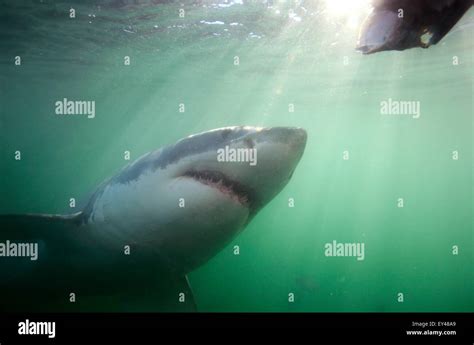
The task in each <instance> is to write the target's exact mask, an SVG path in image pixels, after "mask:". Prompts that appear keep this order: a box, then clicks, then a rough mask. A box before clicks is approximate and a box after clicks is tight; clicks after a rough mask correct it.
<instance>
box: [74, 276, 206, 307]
mask: <svg viewBox="0 0 474 345" xmlns="http://www.w3.org/2000/svg"><path fill="white" fill-rule="evenodd" d="M131 276H132V277H131V278H130V280H129V281H128V286H127V287H126V288H125V289H121V290H120V291H117V293H116V294H113V293H112V294H107V295H98V296H91V297H89V298H87V301H84V303H83V304H82V306H79V305H78V306H77V307H78V308H79V310H80V311H96V310H97V311H100V310H104V309H105V310H107V311H113V312H195V311H197V308H196V302H195V300H194V296H193V293H192V291H191V287H190V285H189V282H188V279H187V277H186V276H163V277H161V278H159V279H157V280H155V281H152V280H153V279H152V278H151V277H150V279H148V280H142V279H134V278H133V274H131Z"/></svg>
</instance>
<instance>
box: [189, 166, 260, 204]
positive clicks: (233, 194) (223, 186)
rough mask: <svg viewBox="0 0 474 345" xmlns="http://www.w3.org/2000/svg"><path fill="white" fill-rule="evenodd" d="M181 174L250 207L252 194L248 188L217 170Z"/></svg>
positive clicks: (191, 171)
mask: <svg viewBox="0 0 474 345" xmlns="http://www.w3.org/2000/svg"><path fill="white" fill-rule="evenodd" d="M183 176H185V177H190V178H193V179H194V180H196V181H198V182H200V183H202V184H205V185H207V186H210V187H212V188H215V189H217V190H219V191H220V192H221V193H223V194H225V195H227V196H228V197H230V198H231V199H232V200H234V201H236V202H238V203H240V204H242V205H243V206H246V207H250V204H251V201H252V197H251V196H252V194H253V193H252V192H251V191H250V189H248V188H247V187H245V186H244V185H242V184H241V183H239V182H237V181H234V180H231V179H230V178H229V177H227V176H226V175H224V174H223V173H221V172H219V171H210V170H204V171H197V170H190V171H187V172H186V173H185V174H184V175H183Z"/></svg>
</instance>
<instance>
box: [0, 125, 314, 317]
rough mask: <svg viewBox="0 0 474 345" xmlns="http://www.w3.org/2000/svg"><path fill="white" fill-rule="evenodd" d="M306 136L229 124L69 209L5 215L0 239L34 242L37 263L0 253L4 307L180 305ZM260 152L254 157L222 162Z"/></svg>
mask: <svg viewBox="0 0 474 345" xmlns="http://www.w3.org/2000/svg"><path fill="white" fill-rule="evenodd" d="M306 137H307V136H306V132H305V130H303V129H301V128H290V127H273V128H257V127H227V128H220V129H215V130H211V131H207V132H204V133H200V134H196V135H191V136H189V137H186V138H184V139H181V140H179V141H178V142H176V143H175V144H174V145H170V146H167V147H164V148H161V149H158V150H156V151H153V152H149V153H147V154H145V155H143V156H142V157H140V158H138V159H137V160H136V161H134V162H132V163H131V164H129V165H127V166H125V167H124V168H123V169H122V170H121V171H120V172H119V173H118V174H116V175H115V176H113V177H112V178H110V179H108V180H107V181H105V182H104V183H103V184H102V185H101V186H99V188H98V189H97V190H96V192H95V193H94V194H93V196H92V197H91V199H90V200H89V202H88V203H87V205H86V206H85V208H84V209H83V210H82V211H81V212H78V213H75V214H70V215H52V214H26V215H2V216H0V242H5V241H8V242H9V243H37V244H38V259H37V260H35V261H32V260H30V258H26V257H0V274H1V279H0V310H27V311H31V310H39V311H69V310H71V311H90V310H92V311H95V310H103V311H180V310H195V309H196V305H195V301H194V297H193V295H192V291H191V288H190V286H189V284H188V280H187V277H186V275H187V274H188V273H189V272H191V271H193V270H195V269H196V268H198V267H199V266H201V265H203V264H204V263H206V262H207V261H208V260H209V259H210V258H212V257H213V256H215V255H216V254H217V253H218V252H219V251H220V250H221V249H223V248H224V247H225V246H226V245H227V244H228V243H229V242H230V241H231V240H232V239H233V238H234V237H235V236H236V235H237V234H239V232H240V231H242V230H243V229H244V228H245V227H246V225H247V224H248V223H249V222H250V221H251V219H252V218H253V217H254V216H255V215H256V214H257V212H258V211H259V210H260V209H261V208H262V207H264V206H265V205H266V204H267V203H268V202H269V201H270V200H272V199H273V198H274V197H275V196H276V195H277V194H278V193H279V192H280V191H281V190H282V189H283V187H284V186H285V185H286V184H287V183H288V181H289V180H290V178H291V177H292V174H293V172H294V170H295V168H296V166H297V164H298V162H299V160H300V158H301V156H302V154H303V151H304V148H305V145H306ZM226 146H227V147H228V149H236V150H237V149H255V150H256V152H257V153H258V161H257V164H255V165H250V164H249V163H246V162H230V161H225V162H222V161H219V160H218V159H217V151H218V150H219V149H222V148H224V147H226Z"/></svg>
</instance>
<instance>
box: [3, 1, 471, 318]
mask: <svg viewBox="0 0 474 345" xmlns="http://www.w3.org/2000/svg"><path fill="white" fill-rule="evenodd" d="M117 3H118V2H112V1H108V2H103V3H101V4H100V6H99V5H98V4H97V3H94V2H90V1H88V2H81V4H77V3H72V2H64V1H59V2H57V1H46V0H45V1H42V2H41V1H1V2H0V82H1V84H0V110H1V114H2V115H1V122H0V126H1V127H0V129H1V151H0V154H1V165H0V167H1V174H0V176H1V181H0V182H1V185H0V186H1V199H0V213H1V214H5V213H24V212H35V213H37V212H38V213H40V212H44V213H61V212H70V211H71V209H70V208H69V205H68V203H69V199H70V198H71V197H75V198H77V199H78V200H87V196H88V195H89V193H91V192H93V191H94V189H95V187H96V186H97V185H98V184H99V183H100V182H101V181H103V180H104V179H106V178H108V177H110V176H112V175H113V174H114V173H115V172H117V170H118V169H120V168H121V167H122V166H124V165H125V164H126V163H127V162H126V161H124V159H123V152H124V151H126V150H128V151H130V152H131V156H132V160H133V159H135V158H137V157H139V156H140V155H142V154H143V153H145V152H148V151H150V150H154V149H156V148H158V147H161V146H163V145H167V144H171V143H173V142H174V141H176V140H177V139H179V138H181V137H184V136H187V135H189V134H193V133H197V132H201V131H205V130H209V129H213V128H217V127H222V126H229V125H255V126H300V127H303V128H305V129H306V131H307V132H308V143H307V147H306V150H305V153H304V155H303V158H302V160H301V162H300V164H299V166H298V168H297V169H296V171H295V173H294V175H293V177H292V180H291V181H290V183H289V184H288V185H287V186H286V188H285V189H284V190H283V191H282V192H281V193H280V194H279V195H278V196H277V197H276V198H275V199H274V200H273V201H272V202H271V203H270V204H268V205H267V206H266V207H265V208H264V209H263V210H262V211H261V212H260V213H259V214H258V215H257V217H256V218H255V219H254V220H253V221H252V223H251V224H250V225H249V226H248V227H247V229H246V230H245V231H244V232H243V233H242V234H241V235H240V236H239V237H237V238H235V239H234V240H233V241H232V242H231V243H230V244H229V246H228V247H227V248H225V249H224V250H223V251H222V252H220V253H219V254H218V255H217V256H215V257H214V258H213V259H212V260H211V261H210V262H208V263H207V264H206V265H204V266H202V267H201V268H199V269H198V270H196V271H195V272H193V273H191V274H190V275H189V279H190V282H191V285H192V287H193V290H194V294H195V298H196V301H197V304H198V307H199V310H200V311H336V312H337V311H473V310H474V292H473V291H474V288H473V284H474V283H473V281H474V273H473V271H474V270H473V216H472V214H473V188H472V177H473V170H472V169H473V152H472V149H473V141H472V134H473V122H472V117H473V90H472V81H473V80H472V72H473V63H474V61H473V46H474V44H473V40H472V37H473V27H472V25H470V24H472V22H473V20H474V10H473V9H471V10H470V11H469V12H468V13H467V14H466V15H465V16H464V18H463V19H462V20H461V22H460V23H458V26H457V28H456V29H455V30H453V32H452V33H451V34H450V35H449V36H448V37H445V39H443V40H442V41H441V42H440V43H439V44H438V45H437V46H434V47H432V48H430V49H411V50H407V51H404V52H384V53H378V54H375V55H370V56H363V55H360V54H358V53H357V52H355V51H354V46H355V42H356V39H357V29H356V27H357V26H354V25H353V24H352V22H350V23H349V24H350V25H349V24H347V22H346V19H347V17H344V16H337V15H333V16H331V15H329V14H328V13H327V12H324V11H325V10H324V4H323V3H318V2H306V3H304V2H301V1H297V2H283V1H280V2H279V1H274V4H273V6H272V7H269V6H268V5H267V4H264V3H263V2H259V1H252V2H249V1H246V2H245V3H244V4H234V3H227V4H226V3H223V2H221V3H220V4H221V5H224V6H221V7H219V6H218V3H214V2H212V1H199V2H197V1H196V2H186V1H185V2H183V4H182V5H181V4H180V3H178V2H176V3H175V2H168V3H165V4H151V3H146V2H142V1H139V2H137V3H135V2H130V4H128V5H127V4H125V5H119V4H117ZM123 3H126V1H124V2H123ZM228 5H230V6H228ZM71 7H73V8H74V9H75V10H76V18H70V17H69V10H70V8H71ZM302 7H304V9H303V8H302ZM180 9H184V11H185V16H184V18H180V17H179V10H180ZM278 11H279V13H278ZM289 13H290V15H288V14H289ZM293 14H294V15H293ZM362 18H363V17H362V16H359V17H358V18H357V20H359V21H360V20H361V19H362ZM201 21H204V22H201ZM216 21H217V22H223V23H224V24H219V23H215V22H216ZM206 22H207V23H206ZM209 23H214V24H209ZM231 23H237V24H236V25H235V24H234V25H230V24H231ZM15 56H20V57H21V65H20V66H16V65H15ZM125 56H129V57H130V65H125V64H124V57H125ZM235 57H238V60H239V64H238V65H236V64H235V61H236V58H235ZM456 58H457V59H458V62H459V63H458V64H453V59H456ZM63 98H68V99H70V100H94V101H95V102H96V117H95V118H94V119H87V118H86V117H85V116H58V115H56V114H55V106H54V103H55V102H56V101H58V100H62V99H63ZM389 98H391V99H393V100H410V101H417V102H420V103H419V104H420V117H419V118H417V119H415V118H413V117H412V116H409V115H408V116H407V115H383V114H381V111H380V109H381V106H380V103H381V102H382V101H384V100H388V99H389ZM180 104H184V107H185V111H184V112H180V111H179V110H180V109H179V106H180ZM292 107H294V111H293V112H291V111H290V110H291V109H290V108H292ZM17 150H19V151H21V155H22V156H21V161H17V160H15V159H14V153H15V151H17ZM344 151H348V153H349V159H347V160H345V159H343V155H344ZM453 151H458V153H459V159H457V160H454V159H453V157H452V155H453ZM289 198H293V199H294V207H292V208H291V207H288V200H289ZM399 198H403V202H404V205H403V206H404V207H403V208H401V207H398V204H397V203H398V199H399ZM78 208H79V206H78ZM74 211H77V209H76V210H74ZM333 240H336V241H337V242H361V243H364V244H365V259H364V260H361V261H358V260H356V258H354V257H326V256H325V255H324V245H325V244H326V243H331V242H332V241H333ZM236 245H238V246H239V248H240V255H234V246H236ZM453 246H458V248H459V249H458V250H459V252H458V254H457V255H453ZM289 293H293V294H294V298H295V299H294V302H289V301H288V294H289ZM398 293H403V294H404V301H403V302H399V301H398V300H397V298H398V295H397V294H398Z"/></svg>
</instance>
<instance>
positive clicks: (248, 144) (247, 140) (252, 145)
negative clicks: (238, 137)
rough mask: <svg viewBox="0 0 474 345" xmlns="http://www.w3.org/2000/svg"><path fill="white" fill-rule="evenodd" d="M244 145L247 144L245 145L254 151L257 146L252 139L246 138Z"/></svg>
mask: <svg viewBox="0 0 474 345" xmlns="http://www.w3.org/2000/svg"><path fill="white" fill-rule="evenodd" d="M244 143H245V145H247V147H248V148H250V149H253V147H254V146H255V143H254V141H253V140H252V139H250V138H245V139H244Z"/></svg>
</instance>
